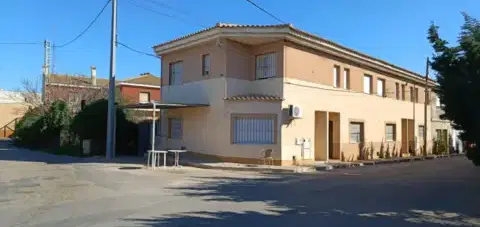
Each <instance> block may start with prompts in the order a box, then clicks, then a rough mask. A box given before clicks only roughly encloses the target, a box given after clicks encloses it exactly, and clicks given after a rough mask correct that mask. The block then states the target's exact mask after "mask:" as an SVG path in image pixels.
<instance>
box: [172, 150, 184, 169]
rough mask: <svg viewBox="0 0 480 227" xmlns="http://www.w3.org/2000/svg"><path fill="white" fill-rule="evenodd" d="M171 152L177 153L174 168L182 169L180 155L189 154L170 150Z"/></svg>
mask: <svg viewBox="0 0 480 227" xmlns="http://www.w3.org/2000/svg"><path fill="white" fill-rule="evenodd" d="M168 151H169V152H173V153H175V162H174V163H173V166H174V167H182V166H181V165H180V153H184V152H187V150H168Z"/></svg>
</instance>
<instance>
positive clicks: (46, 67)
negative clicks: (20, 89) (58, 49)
mask: <svg viewBox="0 0 480 227" xmlns="http://www.w3.org/2000/svg"><path fill="white" fill-rule="evenodd" d="M49 74H50V41H48V40H44V41H43V71H42V102H43V103H45V89H46V86H47V81H48V75H49Z"/></svg>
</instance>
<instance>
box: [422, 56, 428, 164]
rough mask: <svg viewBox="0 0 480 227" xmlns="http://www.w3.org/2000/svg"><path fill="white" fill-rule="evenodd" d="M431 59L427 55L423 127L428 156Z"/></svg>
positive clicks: (424, 148)
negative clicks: (429, 68)
mask: <svg viewBox="0 0 480 227" xmlns="http://www.w3.org/2000/svg"><path fill="white" fill-rule="evenodd" d="M429 64H430V62H429V59H428V57H427V65H426V69H425V101H424V111H423V112H424V116H423V120H424V124H425V127H423V155H424V156H427V138H428V137H427V133H428V130H427V124H428V123H427V122H428V118H427V109H428V107H427V106H428V104H429V103H430V97H429V92H428V67H429Z"/></svg>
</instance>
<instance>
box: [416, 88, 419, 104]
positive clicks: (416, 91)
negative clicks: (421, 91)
mask: <svg viewBox="0 0 480 227" xmlns="http://www.w3.org/2000/svg"><path fill="white" fill-rule="evenodd" d="M415 102H419V100H418V88H417V87H416V88H415Z"/></svg>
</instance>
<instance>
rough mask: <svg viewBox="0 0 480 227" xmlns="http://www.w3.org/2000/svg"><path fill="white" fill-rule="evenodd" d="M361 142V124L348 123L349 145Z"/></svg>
mask: <svg viewBox="0 0 480 227" xmlns="http://www.w3.org/2000/svg"><path fill="white" fill-rule="evenodd" d="M361 142H363V123H361V122H350V143H361Z"/></svg>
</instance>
